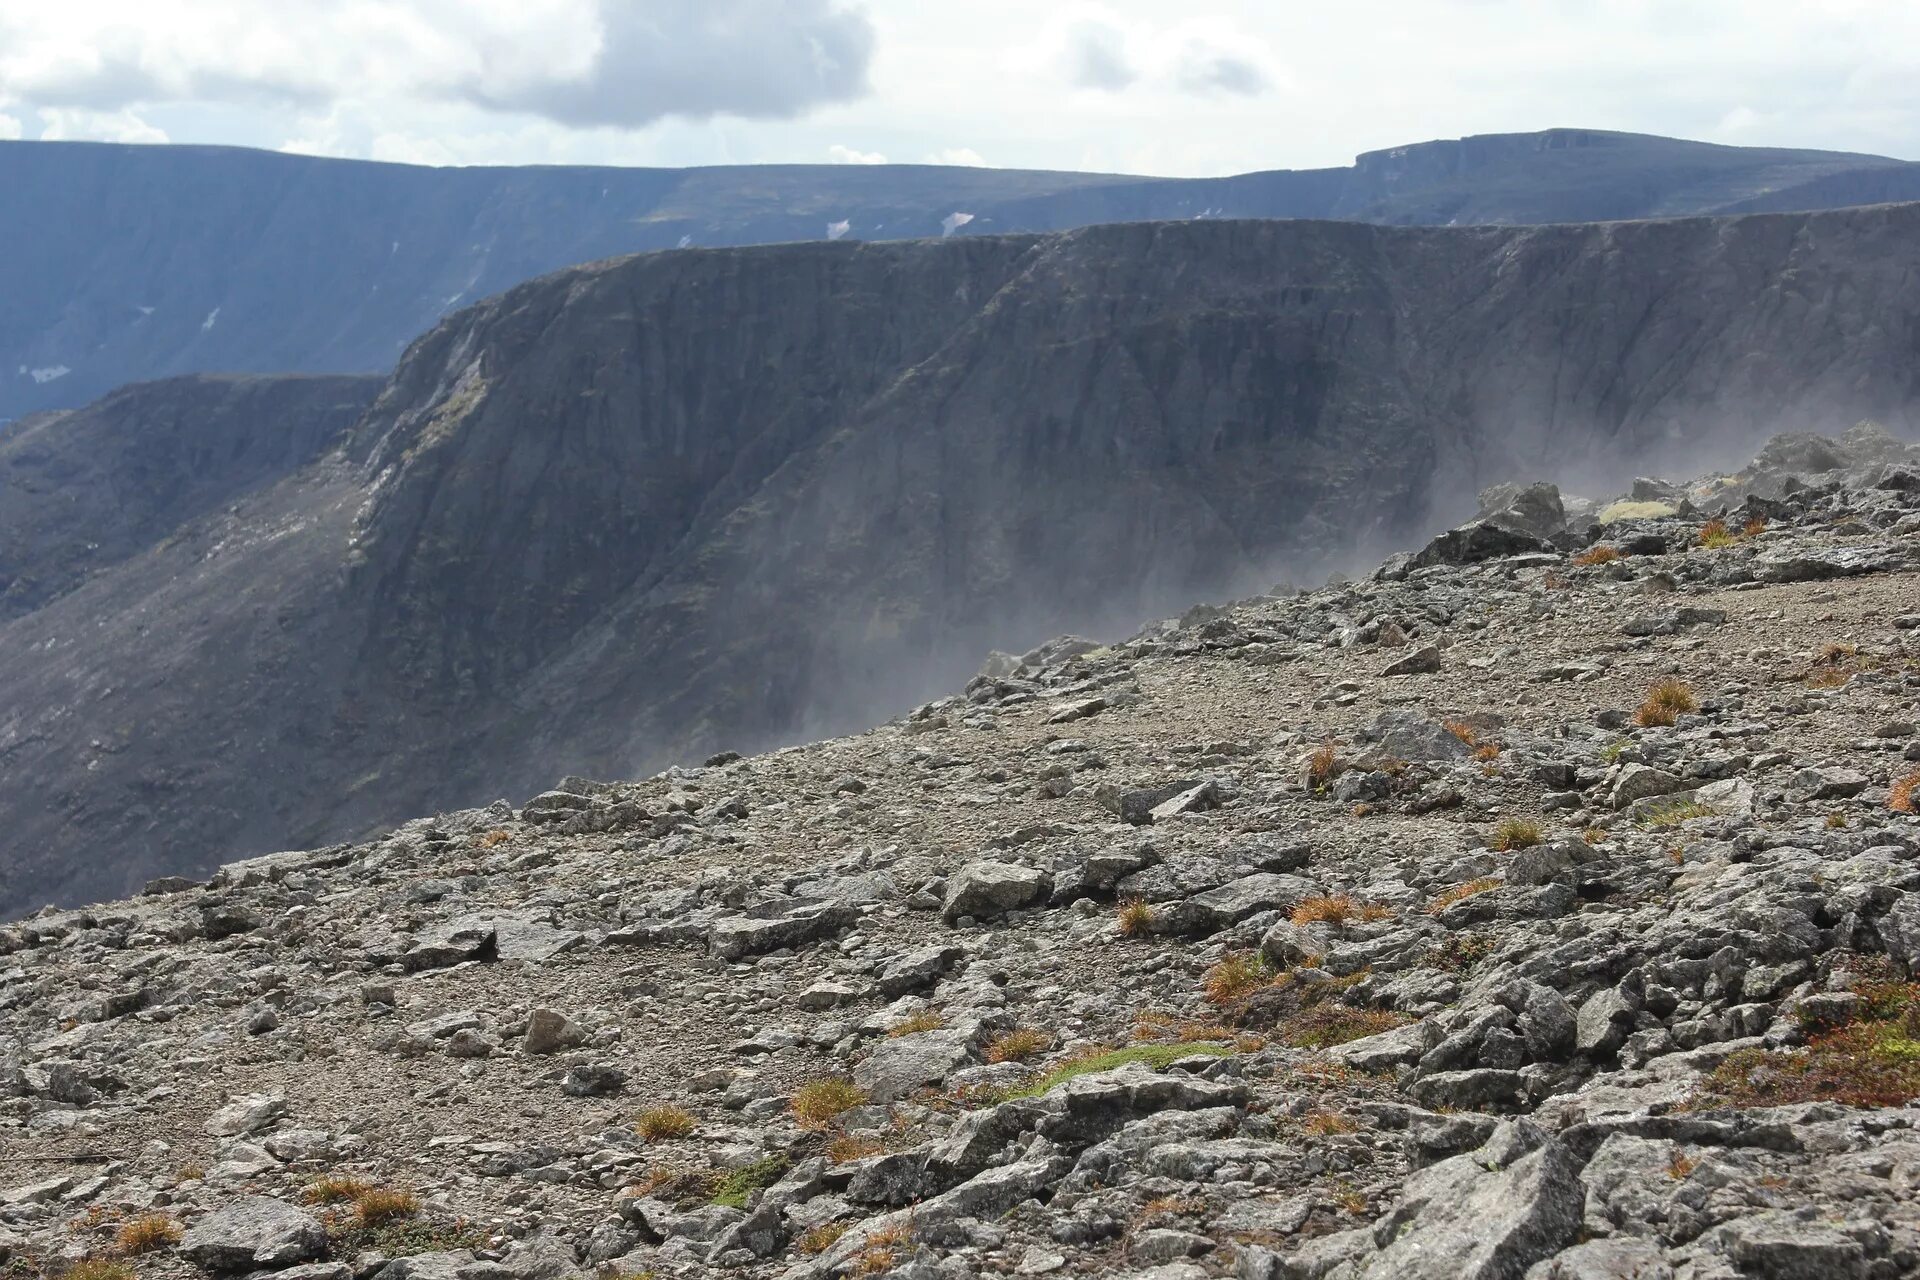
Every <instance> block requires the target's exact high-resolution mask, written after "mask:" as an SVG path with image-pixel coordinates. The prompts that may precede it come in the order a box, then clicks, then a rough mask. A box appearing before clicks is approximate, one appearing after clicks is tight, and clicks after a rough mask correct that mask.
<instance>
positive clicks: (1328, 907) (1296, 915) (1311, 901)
mask: <svg viewBox="0 0 1920 1280" xmlns="http://www.w3.org/2000/svg"><path fill="white" fill-rule="evenodd" d="M1359 913H1360V905H1359V904H1358V903H1356V902H1355V901H1354V900H1353V899H1352V897H1350V896H1349V895H1347V894H1344V893H1336V894H1331V895H1320V894H1316V895H1314V896H1312V897H1307V898H1302V899H1300V901H1299V902H1296V903H1295V904H1294V906H1293V922H1294V923H1295V924H1345V923H1346V922H1347V921H1348V920H1350V919H1352V918H1353V917H1354V916H1357V915H1358V914H1359Z"/></svg>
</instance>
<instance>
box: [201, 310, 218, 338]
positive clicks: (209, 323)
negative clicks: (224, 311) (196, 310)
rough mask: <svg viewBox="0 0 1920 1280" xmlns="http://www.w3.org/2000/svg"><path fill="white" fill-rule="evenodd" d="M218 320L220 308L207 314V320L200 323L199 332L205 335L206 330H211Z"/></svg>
mask: <svg viewBox="0 0 1920 1280" xmlns="http://www.w3.org/2000/svg"><path fill="white" fill-rule="evenodd" d="M219 318H220V308H218V307H215V308H214V309H213V310H211V311H209V312H207V318H206V319H205V320H202V321H201V322H200V332H202V333H205V332H207V330H209V329H211V328H213V322H214V321H215V320H218V319H219Z"/></svg>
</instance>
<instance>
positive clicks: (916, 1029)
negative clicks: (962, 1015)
mask: <svg viewBox="0 0 1920 1280" xmlns="http://www.w3.org/2000/svg"><path fill="white" fill-rule="evenodd" d="M946 1025H947V1016H946V1015H945V1014H943V1013H940V1012H939V1011H937V1010H934V1009H925V1010H922V1011H921V1012H919V1013H916V1014H912V1015H910V1016H908V1017H906V1018H902V1019H901V1020H900V1021H898V1022H896V1023H894V1024H893V1025H892V1026H890V1027H888V1028H887V1034H888V1035H889V1036H895V1037H897V1036H915V1035H919V1034H920V1033H921V1032H922V1031H939V1030H940V1029H942V1028H943V1027H945V1026H946Z"/></svg>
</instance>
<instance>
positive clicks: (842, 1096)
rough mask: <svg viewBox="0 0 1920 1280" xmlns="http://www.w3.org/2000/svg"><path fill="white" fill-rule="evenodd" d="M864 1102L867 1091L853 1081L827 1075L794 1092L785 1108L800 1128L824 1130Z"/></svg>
mask: <svg viewBox="0 0 1920 1280" xmlns="http://www.w3.org/2000/svg"><path fill="white" fill-rule="evenodd" d="M866 1100H867V1094H866V1091H865V1090H864V1089H862V1088H860V1086H859V1085H856V1084H855V1083H854V1082H853V1081H851V1080H844V1079H841V1078H840V1077H839V1076H828V1077H826V1078H825V1079H823V1080H811V1081H808V1082H807V1083H806V1084H803V1085H801V1086H800V1087H799V1088H798V1089H795V1090H794V1091H793V1098H792V1100H791V1101H790V1102H788V1104H787V1106H788V1108H789V1109H790V1110H791V1111H792V1112H793V1118H794V1119H796V1120H798V1121H799V1122H800V1123H801V1125H802V1126H804V1127H806V1128H809V1129H823V1128H825V1127H826V1126H827V1125H829V1124H832V1123H833V1122H834V1121H835V1120H838V1119H839V1118H840V1117H841V1116H842V1115H844V1114H845V1113H846V1112H849V1111H851V1110H853V1109H854V1108H855V1107H857V1106H860V1105H861V1104H863V1103H864V1102H866Z"/></svg>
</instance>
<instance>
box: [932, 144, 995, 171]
mask: <svg viewBox="0 0 1920 1280" xmlns="http://www.w3.org/2000/svg"><path fill="white" fill-rule="evenodd" d="M926 163H927V164H954V165H962V166H964V167H966V168H969V169H984V168H986V167H987V162H986V160H985V159H984V158H982V157H981V155H980V153H979V152H978V151H975V150H974V149H973V148H972V147H948V148H946V149H945V150H944V151H935V152H932V153H931V154H929V155H928V156H927V159H926Z"/></svg>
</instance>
